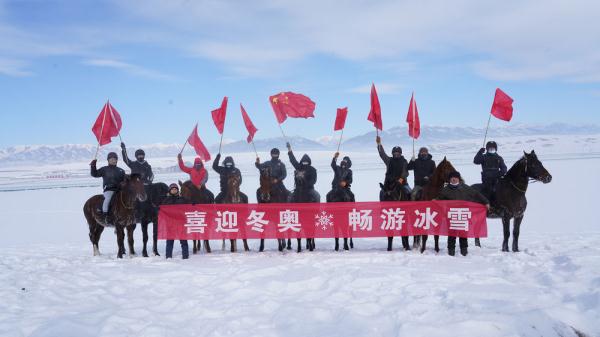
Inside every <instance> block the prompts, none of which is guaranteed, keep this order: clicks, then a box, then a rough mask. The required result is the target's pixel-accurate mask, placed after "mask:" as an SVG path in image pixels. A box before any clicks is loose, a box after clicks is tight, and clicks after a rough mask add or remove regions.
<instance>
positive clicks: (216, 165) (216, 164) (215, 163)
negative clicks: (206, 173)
mask: <svg viewBox="0 0 600 337" xmlns="http://www.w3.org/2000/svg"><path fill="white" fill-rule="evenodd" d="M219 161H221V154H220V153H219V154H217V156H216V157H215V160H214V161H213V164H212V168H213V170H215V171H216V172H217V173H218V174H221V173H222V172H223V169H224V168H223V167H220V166H219Z"/></svg>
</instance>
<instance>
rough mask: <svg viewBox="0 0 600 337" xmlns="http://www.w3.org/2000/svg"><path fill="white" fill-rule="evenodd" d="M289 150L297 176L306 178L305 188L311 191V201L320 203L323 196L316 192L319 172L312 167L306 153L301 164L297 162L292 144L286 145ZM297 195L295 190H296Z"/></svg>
mask: <svg viewBox="0 0 600 337" xmlns="http://www.w3.org/2000/svg"><path fill="white" fill-rule="evenodd" d="M286 146H287V149H288V156H289V157H290V162H291V163H292V166H294V168H295V169H296V174H297V175H302V176H303V177H304V185H303V187H304V188H305V189H306V190H307V191H310V194H311V199H312V200H313V202H320V200H321V196H320V195H319V192H317V191H315V184H316V183H317V170H316V169H315V168H314V167H313V166H312V165H311V160H310V157H309V156H308V155H307V154H306V153H305V154H304V155H303V156H302V158H301V159H300V162H298V161H297V160H296V156H294V152H292V146H291V145H290V143H286ZM296 187H297V186H296ZM294 193H295V190H294Z"/></svg>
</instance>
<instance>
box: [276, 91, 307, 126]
mask: <svg viewBox="0 0 600 337" xmlns="http://www.w3.org/2000/svg"><path fill="white" fill-rule="evenodd" d="M269 102H271V107H272V108H273V112H275V117H277V122H278V123H279V124H281V123H283V122H285V120H286V119H287V118H288V117H291V118H299V117H301V118H311V117H315V115H314V114H313V112H314V111H315V106H316V104H315V102H313V101H312V100H311V99H310V98H308V97H306V96H304V95H302V94H296V93H293V92H290V91H286V92H280V93H278V94H277V95H273V96H271V97H269Z"/></svg>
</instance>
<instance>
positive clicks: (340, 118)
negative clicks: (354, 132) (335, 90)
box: [333, 107, 348, 131]
mask: <svg viewBox="0 0 600 337" xmlns="http://www.w3.org/2000/svg"><path fill="white" fill-rule="evenodd" d="M346 116H348V107H345V108H338V109H337V116H335V125H334V126H333V131H337V130H341V129H343V128H344V125H346Z"/></svg>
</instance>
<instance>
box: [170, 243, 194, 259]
mask: <svg viewBox="0 0 600 337" xmlns="http://www.w3.org/2000/svg"><path fill="white" fill-rule="evenodd" d="M174 243H175V240H167V251H166V254H165V255H166V258H167V259H170V258H172V257H173V244H174ZM179 243H180V244H181V255H182V256H183V258H184V259H187V258H188V257H190V250H189V248H188V242H187V240H179Z"/></svg>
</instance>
